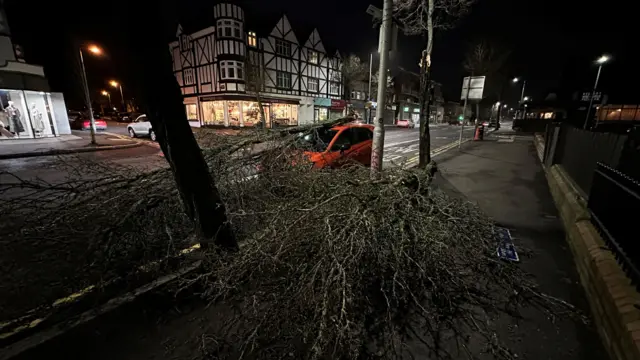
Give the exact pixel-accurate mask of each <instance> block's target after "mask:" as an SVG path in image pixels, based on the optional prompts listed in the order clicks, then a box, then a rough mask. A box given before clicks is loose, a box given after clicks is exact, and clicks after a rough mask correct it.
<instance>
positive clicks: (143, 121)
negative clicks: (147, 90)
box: [127, 115, 156, 141]
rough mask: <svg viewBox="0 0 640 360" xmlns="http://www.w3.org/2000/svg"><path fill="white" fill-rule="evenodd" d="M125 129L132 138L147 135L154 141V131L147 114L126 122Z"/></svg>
mask: <svg viewBox="0 0 640 360" xmlns="http://www.w3.org/2000/svg"><path fill="white" fill-rule="evenodd" d="M127 131H128V132H129V136H131V137H132V138H134V137H138V136H148V137H149V138H150V139H151V140H152V141H156V133H155V132H154V131H153V128H152V127H151V122H149V119H147V115H140V116H138V117H137V118H136V119H135V120H133V122H130V123H129V124H127Z"/></svg>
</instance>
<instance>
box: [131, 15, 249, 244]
mask: <svg viewBox="0 0 640 360" xmlns="http://www.w3.org/2000/svg"><path fill="white" fill-rule="evenodd" d="M159 8H161V7H160V6H159V7H158V8H156V7H151V8H149V9H155V11H153V10H150V11H152V12H154V13H155V14H146V15H145V16H143V18H146V19H149V20H147V21H144V20H141V21H132V22H131V24H137V26H134V28H135V29H132V30H133V31H130V32H129V34H130V36H129V37H128V41H127V40H124V42H125V43H128V45H129V46H128V51H129V53H128V54H129V55H130V56H129V57H128V58H127V61H128V64H127V65H129V67H130V70H131V71H132V74H131V75H133V76H132V77H131V78H135V79H136V80H137V88H136V92H137V93H138V98H139V99H140V100H141V103H142V104H143V109H145V113H146V114H147V117H148V118H149V120H150V122H151V125H152V127H153V129H154V131H155V133H156V136H157V139H158V143H159V144H160V148H161V149H162V152H163V153H164V155H165V158H166V160H167V161H168V162H169V165H170V166H171V170H172V173H173V176H174V179H175V181H176V185H177V187H178V192H179V194H180V198H181V200H182V204H183V206H184V211H185V213H186V215H187V216H188V217H189V218H190V219H191V220H193V222H194V223H195V226H196V230H197V232H198V234H199V236H200V242H201V243H202V244H203V245H207V244H215V245H218V246H221V247H223V248H226V249H237V243H236V240H235V237H234V234H233V232H232V230H231V227H230V225H229V223H228V221H227V216H226V210H225V206H224V203H223V202H222V199H221V198H220V194H219V192H218V189H217V188H216V186H215V184H214V181H213V178H212V176H211V174H210V172H209V167H208V165H207V163H206V161H205V160H204V157H203V155H202V152H201V151H200V147H199V146H198V143H197V142H196V139H195V137H194V135H193V131H192V130H191V127H190V126H189V122H188V121H187V116H186V112H185V109H184V105H183V104H182V93H181V91H180V88H179V86H178V83H177V82H176V78H175V76H174V74H173V72H172V70H171V69H172V66H171V64H172V61H171V56H170V52H169V51H167V44H166V43H165V42H164V39H163V37H162V36H159V35H158V34H161V33H162V32H163V31H162V30H164V29H163V28H162V26H163V24H166V23H167V22H163V21H162V20H163V18H165V16H163V15H164V14H166V13H163V12H162V10H161V9H159ZM192 51H193V50H192ZM150 59H153V60H150Z"/></svg>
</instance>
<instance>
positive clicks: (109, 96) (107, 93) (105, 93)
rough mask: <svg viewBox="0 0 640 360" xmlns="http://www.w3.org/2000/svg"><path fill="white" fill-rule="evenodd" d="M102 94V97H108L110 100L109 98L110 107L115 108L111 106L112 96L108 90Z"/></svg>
mask: <svg viewBox="0 0 640 360" xmlns="http://www.w3.org/2000/svg"><path fill="white" fill-rule="evenodd" d="M100 94H102V95H104V96H106V97H108V98H109V107H113V106H111V94H109V92H108V91H107V90H102V91H101V92H100Z"/></svg>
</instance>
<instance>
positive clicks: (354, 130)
mask: <svg viewBox="0 0 640 360" xmlns="http://www.w3.org/2000/svg"><path fill="white" fill-rule="evenodd" d="M372 139H373V126H371V125H365V124H346V125H339V126H334V127H332V128H330V129H326V128H320V129H315V130H314V131H312V132H310V133H306V134H303V135H302V141H303V142H305V143H307V145H309V146H310V147H311V148H312V149H313V151H305V152H304V154H305V155H306V156H307V157H308V158H309V160H311V162H313V167H314V168H326V167H331V168H336V167H340V166H342V165H344V164H346V163H348V162H357V163H360V164H362V165H365V166H369V165H371V143H372Z"/></svg>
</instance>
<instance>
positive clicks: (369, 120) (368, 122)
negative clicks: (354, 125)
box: [367, 53, 373, 124]
mask: <svg viewBox="0 0 640 360" xmlns="http://www.w3.org/2000/svg"><path fill="white" fill-rule="evenodd" d="M372 74H373V53H371V54H369V92H368V93H367V101H369V103H371V101H373V98H372V97H371V77H372V76H373V75H372ZM367 124H371V106H369V118H368V119H367Z"/></svg>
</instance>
